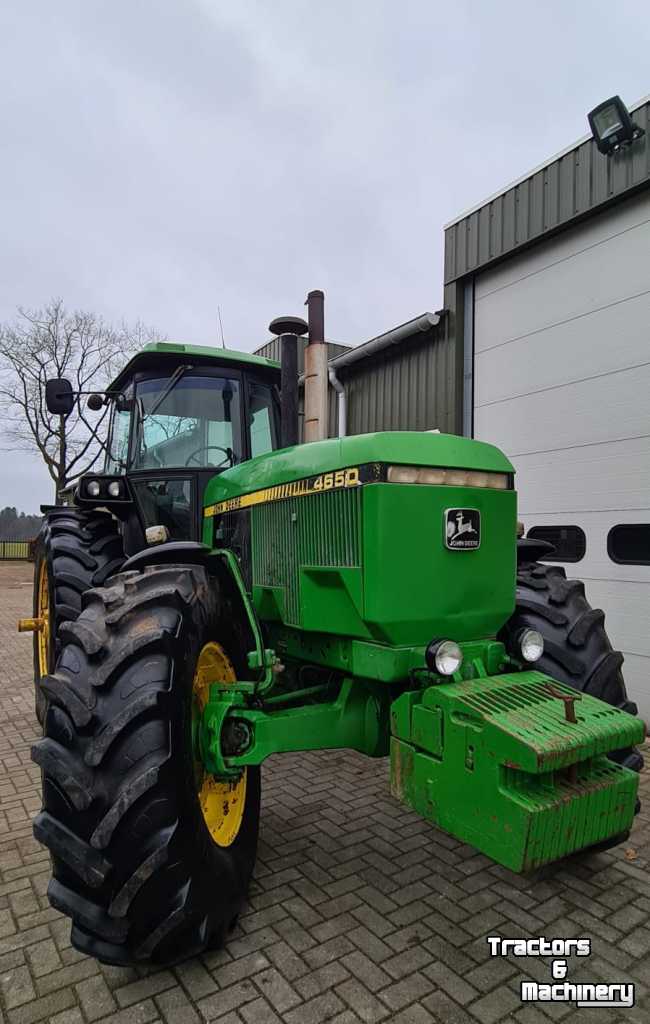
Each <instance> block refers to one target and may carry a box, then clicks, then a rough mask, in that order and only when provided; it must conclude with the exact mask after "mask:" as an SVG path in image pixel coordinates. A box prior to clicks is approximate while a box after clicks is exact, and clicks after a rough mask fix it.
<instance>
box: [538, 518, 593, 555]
mask: <svg viewBox="0 0 650 1024" xmlns="http://www.w3.org/2000/svg"><path fill="white" fill-rule="evenodd" d="M527 536H528V537H531V538H533V539H534V540H546V541H548V542H549V544H552V545H553V547H554V548H555V551H551V553H550V555H544V556H543V561H544V562H579V561H580V559H581V558H584V557H585V551H586V550H587V538H586V537H585V531H584V530H581V529H580V527H579V526H531V528H530V530H529V531H528V533H527Z"/></svg>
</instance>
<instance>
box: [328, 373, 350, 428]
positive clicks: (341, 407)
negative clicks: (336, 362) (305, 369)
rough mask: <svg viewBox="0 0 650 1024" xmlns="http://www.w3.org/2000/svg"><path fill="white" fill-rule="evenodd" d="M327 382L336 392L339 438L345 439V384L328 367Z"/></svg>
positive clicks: (346, 411)
mask: <svg viewBox="0 0 650 1024" xmlns="http://www.w3.org/2000/svg"><path fill="white" fill-rule="evenodd" d="M327 376H328V377H329V382H330V384H331V385H332V387H333V388H334V390H335V391H336V394H337V396H338V397H337V410H338V421H339V434H338V436H339V437H345V436H346V434H347V413H348V410H347V402H346V398H345V384H343V383H342V382H341V381H340V380H339V379H338V377H337V376H336V370H335V368H334V367H333V366H331V365H330V367H329V370H328V371H327Z"/></svg>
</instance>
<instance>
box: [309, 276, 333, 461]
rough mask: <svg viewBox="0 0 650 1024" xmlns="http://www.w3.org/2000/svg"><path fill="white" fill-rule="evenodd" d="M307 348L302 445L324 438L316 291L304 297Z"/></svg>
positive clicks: (323, 370) (321, 331)
mask: <svg viewBox="0 0 650 1024" xmlns="http://www.w3.org/2000/svg"><path fill="white" fill-rule="evenodd" d="M305 305H306V306H307V323H308V326H309V344H308V345H307V347H306V349H305V418H304V434H305V441H324V440H325V438H326V437H327V384H328V378H327V345H326V344H325V312H324V305H325V296H324V295H323V292H322V291H320V290H319V289H317V290H316V291H312V292H309V294H308V296H307V302H306V303H305Z"/></svg>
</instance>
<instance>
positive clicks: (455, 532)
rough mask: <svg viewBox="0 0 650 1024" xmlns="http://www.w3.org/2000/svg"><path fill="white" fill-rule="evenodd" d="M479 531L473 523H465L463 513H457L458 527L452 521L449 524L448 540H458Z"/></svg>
mask: <svg viewBox="0 0 650 1024" xmlns="http://www.w3.org/2000/svg"><path fill="white" fill-rule="evenodd" d="M476 532H477V531H476V530H475V529H474V527H473V526H472V524H471V522H465V519H464V517H463V513H462V512H457V513H456V525H455V526H454V523H453V522H452V521H451V519H450V520H449V521H448V523H447V538H448V540H450V541H454V540H458V538H459V537H462V536H463V534H464V533H476Z"/></svg>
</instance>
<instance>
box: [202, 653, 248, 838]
mask: <svg viewBox="0 0 650 1024" xmlns="http://www.w3.org/2000/svg"><path fill="white" fill-rule="evenodd" d="M236 679H237V677H236V675H235V670H234V668H233V666H232V663H231V661H230V659H229V658H228V655H227V654H226V652H225V651H224V649H223V647H222V646H221V645H220V644H218V643H215V642H214V641H211V642H210V643H207V644H205V645H204V647H203V648H202V649H201V652H200V654H199V657H198V660H197V663H196V670H195V672H194V681H193V684H192V697H193V717H194V722H193V730H192V731H193V734H194V736H196V734H197V733H198V723H199V722H200V719H201V716H202V714H203V712H204V710H205V706H206V704H207V703H208V699H209V696H210V686H211V684H212V683H219V684H221V685H229V684H232V683H234V682H236ZM194 758H195V769H196V770H195V778H196V784H197V794H198V798H199V806H200V807H201V812H202V814H203V820H204V821H205V824H206V827H207V829H208V831H209V833H210V835H211V837H212V839H213V841H214V842H215V843H216V844H217V845H218V846H230V845H231V844H232V843H233V842H234V841H235V839H236V838H237V835H238V834H239V829H240V828H241V823H242V821H243V818H244V806H245V803H246V769H244V771H243V772H242V774H241V776H240V777H239V778H238V779H235V780H233V781H232V782H230V781H226V782H224V781H221V780H219V779H216V778H215V777H214V775H210V774H209V772H206V770H205V768H204V766H203V764H202V762H201V758H200V754H199V753H198V751H197V750H196V741H195V754H194Z"/></svg>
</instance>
